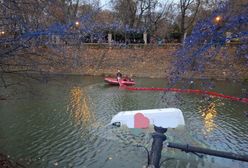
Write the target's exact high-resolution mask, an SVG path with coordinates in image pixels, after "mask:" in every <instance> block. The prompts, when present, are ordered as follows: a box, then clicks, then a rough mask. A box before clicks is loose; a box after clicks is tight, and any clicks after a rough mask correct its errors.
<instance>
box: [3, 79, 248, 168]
mask: <svg viewBox="0 0 248 168" xmlns="http://www.w3.org/2000/svg"><path fill="white" fill-rule="evenodd" d="M68 78H69V79H70V80H65V79H64V78H58V79H57V80H56V82H55V83H53V82H51V83H48V85H45V86H44V85H39V84H34V89H35V91H37V92H39V93H40V95H41V96H39V97H37V96H34V95H29V96H27V97H28V98H25V99H22V100H10V101H4V102H0V114H1V117H0V152H3V153H6V154H9V155H10V156H11V157H12V158H13V159H15V160H18V161H19V162H21V163H23V164H25V165H27V166H28V167H35V168H36V167H38V168H39V167H87V168H88V167H89V168H98V167H101V168H102V167H106V168H112V167H121V168H129V167H142V165H145V164H146V158H147V156H146V152H145V151H144V149H142V148H137V147H136V146H135V145H137V144H141V145H144V146H146V147H148V148H150V145H151V137H150V134H149V133H147V132H143V131H140V130H132V131H130V130H129V129H127V128H121V129H118V128H113V127H111V126H109V125H108V124H109V122H110V120H111V118H112V116H113V115H115V114H116V113H118V112H119V111H126V110H137V109H152V108H166V107H176V108H179V109H181V110H182V111H183V114H184V117H185V121H186V127H185V128H182V129H176V130H168V132H167V138H168V141H170V142H178V143H189V144H191V145H197V146H201V147H207V148H212V149H217V150H223V151H229V152H235V153H240V154H245V153H248V136H247V127H248V120H247V118H245V117H244V114H243V112H244V111H245V110H247V109H248V105H247V104H243V103H240V102H232V101H229V100H223V99H217V98H211V99H208V101H205V100H204V99H202V98H201V96H199V95H191V94H176V93H169V92H168V93H166V94H164V93H162V92H150V91H144V92H136V91H126V90H119V89H118V87H110V86H108V85H105V84H104V83H103V82H102V78H93V77H75V76H74V77H68ZM65 81H67V82H65ZM144 84H145V85H146V87H164V86H165V85H166V84H165V82H164V81H163V80H161V79H137V86H143V85H144ZM216 87H217V88H216V91H219V90H220V91H222V92H223V91H225V92H224V93H226V94H232V93H235V94H236V96H238V95H239V94H240V92H241V90H242V88H241V86H238V84H235V85H232V84H230V85H223V84H222V83H221V82H220V83H216ZM218 87H219V88H218ZM162 97H163V98H162ZM165 157H174V158H175V159H174V160H170V161H168V162H166V163H165V164H163V166H164V167H165V165H166V167H171V168H172V167H173V168H174V167H179V168H180V167H185V166H186V167H187V166H188V167H204V168H207V167H213V168H215V167H218V168H219V167H247V166H248V165H247V164H246V163H242V162H237V161H231V160H227V159H221V158H216V157H204V159H199V158H197V156H195V155H192V154H186V153H183V152H180V151H178V150H173V149H167V148H164V150H163V158H162V160H163V159H164V158H165Z"/></svg>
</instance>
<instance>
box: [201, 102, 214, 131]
mask: <svg viewBox="0 0 248 168" xmlns="http://www.w3.org/2000/svg"><path fill="white" fill-rule="evenodd" d="M200 111H201V112H202V117H203V119H204V126H205V131H204V133H205V134H207V133H210V132H212V131H213V129H214V128H215V127H216V124H215V123H214V118H215V117H216V114H217V112H216V103H215V102H211V103H210V104H209V105H208V106H207V108H205V109H202V110H200Z"/></svg>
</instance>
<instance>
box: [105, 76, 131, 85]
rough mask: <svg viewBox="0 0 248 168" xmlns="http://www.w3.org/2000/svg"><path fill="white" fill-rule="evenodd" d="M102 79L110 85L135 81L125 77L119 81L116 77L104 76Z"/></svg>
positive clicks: (128, 83)
mask: <svg viewBox="0 0 248 168" xmlns="http://www.w3.org/2000/svg"><path fill="white" fill-rule="evenodd" d="M104 81H105V82H107V83H108V84H110V85H126V86H130V85H135V82H134V81H133V80H132V79H127V78H123V79H121V80H120V81H117V79H116V78H111V77H106V78H104Z"/></svg>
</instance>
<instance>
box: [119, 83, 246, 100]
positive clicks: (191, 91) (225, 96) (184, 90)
mask: <svg viewBox="0 0 248 168" xmlns="http://www.w3.org/2000/svg"><path fill="white" fill-rule="evenodd" d="M121 88H122V89H126V90H138V91H164V92H179V93H196V94H205V95H210V96H214V97H220V98H224V99H230V100H234V101H240V102H243V103H248V98H239V97H235V96H228V95H224V94H221V93H217V92H210V91H205V90H196V89H178V88H143V87H127V86H122V87H121Z"/></svg>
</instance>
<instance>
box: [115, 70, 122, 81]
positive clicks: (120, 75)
mask: <svg viewBox="0 0 248 168" xmlns="http://www.w3.org/2000/svg"><path fill="white" fill-rule="evenodd" d="M121 78H122V74H121V71H120V70H118V72H117V73H116V79H117V81H119V80H120V79H121Z"/></svg>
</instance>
